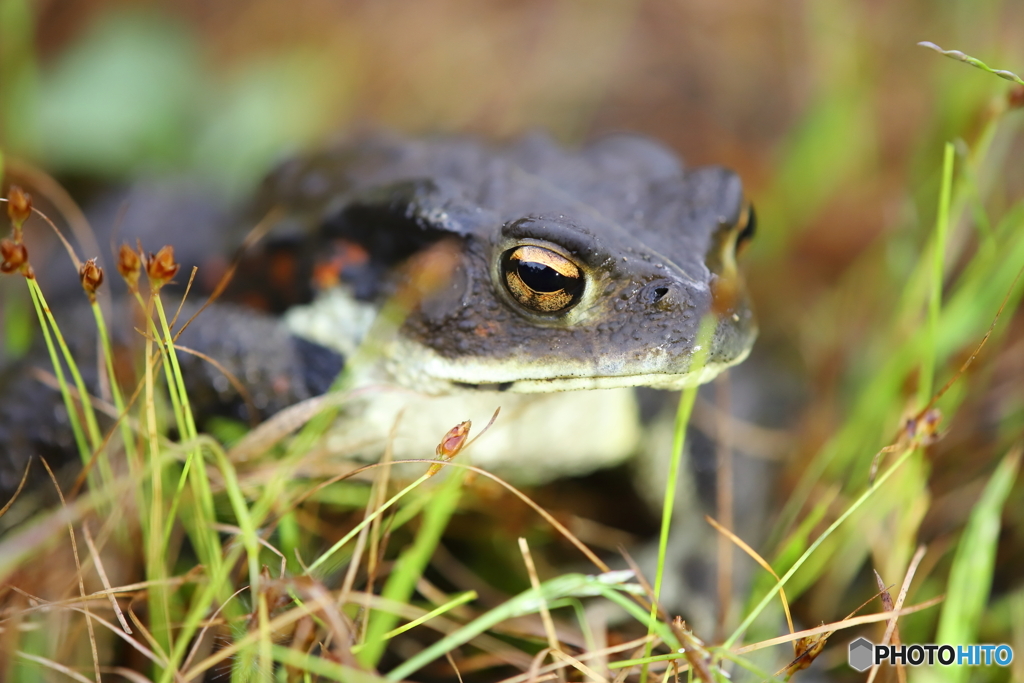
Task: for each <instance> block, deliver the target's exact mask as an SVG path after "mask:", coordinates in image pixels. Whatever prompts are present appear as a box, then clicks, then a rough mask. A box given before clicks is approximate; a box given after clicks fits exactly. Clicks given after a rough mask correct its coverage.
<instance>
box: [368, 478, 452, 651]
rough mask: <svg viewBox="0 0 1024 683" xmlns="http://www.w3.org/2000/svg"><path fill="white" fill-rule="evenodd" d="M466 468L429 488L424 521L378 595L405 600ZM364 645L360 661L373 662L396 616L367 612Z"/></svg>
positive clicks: (440, 531) (438, 538)
mask: <svg viewBox="0 0 1024 683" xmlns="http://www.w3.org/2000/svg"><path fill="white" fill-rule="evenodd" d="M465 477H466V470H463V469H455V468H450V474H449V475H448V478H447V479H446V480H445V481H444V483H442V484H441V485H440V486H438V487H437V488H436V489H434V491H433V492H432V497H431V500H430V502H429V503H428V504H427V507H426V509H424V511H423V524H422V525H421V526H420V529H419V531H418V532H417V534H416V540H415V541H413V544H412V546H410V547H409V548H408V549H406V550H405V551H404V552H403V553H402V554H401V555H400V556H399V558H398V561H397V562H395V567H394V569H393V570H392V571H391V574H390V575H389V576H388V580H387V582H386V583H385V584H384V590H383V591H382V592H381V596H382V597H385V598H388V599H390V600H396V601H398V602H408V601H409V598H410V597H411V596H412V592H413V590H414V589H415V588H416V582H417V581H419V578H420V576H422V574H423V571H424V570H425V569H426V568H427V564H428V563H429V562H430V558H431V557H433V555H434V549H435V548H437V544H438V543H440V542H441V536H442V534H444V530H445V528H446V527H447V526H448V521H449V520H450V519H451V517H452V515H453V514H454V513H455V509H456V508H457V507H458V505H459V499H460V498H461V497H462V482H463V480H464V479H465ZM368 619H369V626H368V627H367V629H366V641H367V642H366V644H365V649H364V650H363V651H362V652H361V653H360V656H359V661H361V662H362V663H363V664H366V665H369V666H374V665H376V663H377V662H378V661H379V660H380V656H381V655H382V654H383V653H384V648H385V647H386V646H387V641H385V640H384V634H385V633H387V632H388V631H390V630H391V629H393V628H394V627H395V624H396V623H397V621H398V617H397V616H395V615H393V614H388V613H387V612H379V611H373V612H370V614H369V615H368Z"/></svg>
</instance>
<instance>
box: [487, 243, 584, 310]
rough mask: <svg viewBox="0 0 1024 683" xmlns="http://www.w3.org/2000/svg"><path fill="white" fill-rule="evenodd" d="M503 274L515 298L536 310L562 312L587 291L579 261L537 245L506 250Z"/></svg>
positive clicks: (503, 256)
mask: <svg viewBox="0 0 1024 683" xmlns="http://www.w3.org/2000/svg"><path fill="white" fill-rule="evenodd" d="M501 277H502V279H503V280H504V282H505V287H506V288H507V289H508V291H509V294H511V295H512V298H513V299H515V300H516V301H517V302H519V303H520V304H521V305H523V306H525V307H526V308H528V309H530V310H531V311H534V312H536V313H558V312H560V311H564V310H566V309H567V308H569V307H571V306H573V305H574V304H576V303H577V302H578V301H579V299H580V297H581V296H582V294H583V287H584V281H585V279H584V276H583V273H582V272H581V271H580V268H579V266H577V265H576V264H575V263H573V262H572V261H570V260H569V259H567V258H566V257H564V256H562V255H561V254H559V253H556V252H554V251H552V250H550V249H545V248H544V247H538V246H534V245H522V246H518V247H514V248H512V249H509V250H508V251H506V252H505V253H504V254H502V256H501Z"/></svg>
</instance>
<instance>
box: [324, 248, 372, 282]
mask: <svg viewBox="0 0 1024 683" xmlns="http://www.w3.org/2000/svg"><path fill="white" fill-rule="evenodd" d="M369 260H370V254H369V253H368V252H367V251H366V249H364V248H363V247H362V245H360V244H356V243H355V242H349V241H347V240H340V239H336V240H334V241H333V242H332V243H331V253H330V256H328V258H327V259H326V260H321V261H318V262H317V263H316V265H315V266H313V286H314V287H316V288H317V289H330V288H331V287H336V286H337V285H338V283H340V282H341V274H342V273H343V272H344V271H345V269H346V268H351V267H352V266H361V265H363V264H365V263H367V262H368V261H369Z"/></svg>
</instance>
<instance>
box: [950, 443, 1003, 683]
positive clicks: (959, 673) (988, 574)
mask: <svg viewBox="0 0 1024 683" xmlns="http://www.w3.org/2000/svg"><path fill="white" fill-rule="evenodd" d="M1021 453H1022V449H1021V448H1020V447H1019V446H1018V447H1017V448H1015V449H1014V450H1013V451H1012V452H1011V453H1009V454H1008V455H1007V456H1006V457H1005V458H1003V461H1002V462H1001V463H999V467H997V468H996V471H995V472H994V473H993V475H992V478H991V479H989V482H988V484H987V485H986V486H985V490H984V491H983V492H982V494H981V498H980V499H979V500H978V502H977V504H976V505H975V506H974V509H973V510H972V511H971V516H970V518H969V519H968V521H967V528H966V529H964V532H963V535H962V536H961V537H960V542H959V543H958V544H957V548H956V555H955V556H954V557H953V567H952V569H951V570H950V573H949V585H948V588H947V590H946V601H945V603H944V604H943V606H942V615H941V616H940V617H939V629H938V633H937V634H936V642H938V643H949V644H951V645H960V644H970V643H974V642H975V640H976V638H977V635H978V629H979V627H980V626H981V622H982V619H983V617H984V611H985V605H986V603H987V602H988V596H989V591H990V590H991V588H992V573H993V570H994V569H995V562H996V545H997V542H998V540H999V528H1000V522H1001V520H1000V517H1001V515H1002V510H1003V505H1004V504H1005V503H1006V499H1007V497H1008V496H1009V494H1010V489H1011V488H1012V487H1013V482H1014V480H1015V479H1016V478H1017V472H1018V470H1019V468H1020V460H1021ZM936 672H941V674H942V675H943V676H944V678H945V680H947V681H953V682H955V683H960V682H961V681H966V680H967V678H968V674H969V672H970V669H968V668H966V667H961V666H951V667H942V668H939V669H937V670H936Z"/></svg>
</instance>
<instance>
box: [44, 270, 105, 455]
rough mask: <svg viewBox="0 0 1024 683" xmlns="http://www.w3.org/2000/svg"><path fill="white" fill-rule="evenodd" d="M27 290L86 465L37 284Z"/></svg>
mask: <svg viewBox="0 0 1024 683" xmlns="http://www.w3.org/2000/svg"><path fill="white" fill-rule="evenodd" d="M28 283H29V285H28V291H29V294H31V296H32V305H33V306H35V309H36V316H38V318H39V326H40V327H41V328H42V330H43V339H44V340H45V341H46V349H47V351H49V353H50V362H51V363H52V364H53V374H54V375H56V376H57V384H58V385H59V386H60V394H61V397H62V398H63V399H64V408H65V410H67V413H68V422H70V423H71V432H72V434H74V437H75V445H76V446H78V453H79V455H80V456H81V457H82V464H83V465H88V464H89V459H90V458H91V457H92V452H91V451H90V450H89V444H88V443H87V442H86V440H85V431H84V430H83V429H82V423H81V422H80V421H79V419H78V410H76V409H75V402H74V401H73V400H72V399H71V391H70V390H69V389H68V383H67V379H66V378H65V377H64V366H63V365H62V364H61V362H60V358H59V357H58V356H57V349H56V347H54V345H53V337H52V335H51V334H50V326H49V324H48V323H47V320H46V315H45V314H44V313H43V307H44V306H45V304H44V303H43V302H42V301H40V297H39V293H38V290H39V286H38V284H37V285H36V286H35V287H33V286H32V285H33V284H34V281H33V280H29V281H28Z"/></svg>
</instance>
